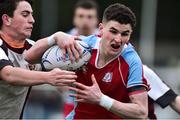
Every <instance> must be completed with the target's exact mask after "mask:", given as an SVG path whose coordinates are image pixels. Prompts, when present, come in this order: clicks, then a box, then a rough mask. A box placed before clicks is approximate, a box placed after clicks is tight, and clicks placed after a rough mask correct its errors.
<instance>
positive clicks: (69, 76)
mask: <svg viewBox="0 0 180 120" xmlns="http://www.w3.org/2000/svg"><path fill="white" fill-rule="evenodd" d="M76 78H77V75H64V74H61V75H58V76H57V80H58V79H76Z"/></svg>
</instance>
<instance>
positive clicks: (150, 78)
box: [143, 65, 170, 101]
mask: <svg viewBox="0 0 180 120" xmlns="http://www.w3.org/2000/svg"><path fill="white" fill-rule="evenodd" d="M143 70H144V77H145V78H146V80H147V82H148V84H150V88H151V89H150V91H149V92H148V95H149V97H151V98H152V99H153V100H154V101H156V100H157V99H158V98H160V97H161V96H163V95H164V94H165V93H166V92H167V91H168V90H169V89H170V88H169V87H168V86H167V85H166V84H165V83H163V81H162V80H161V79H160V78H159V77H158V76H157V75H156V73H154V72H153V71H152V70H151V69H150V68H148V67H147V66H146V65H143Z"/></svg>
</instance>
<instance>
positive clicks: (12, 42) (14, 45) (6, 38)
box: [0, 33, 25, 48]
mask: <svg viewBox="0 0 180 120" xmlns="http://www.w3.org/2000/svg"><path fill="white" fill-rule="evenodd" d="M0 36H1V38H2V39H3V40H4V41H5V42H6V43H7V44H8V45H9V46H11V47H12V48H24V43H25V41H22V42H19V40H13V39H11V38H10V37H9V36H8V35H5V34H3V33H0Z"/></svg>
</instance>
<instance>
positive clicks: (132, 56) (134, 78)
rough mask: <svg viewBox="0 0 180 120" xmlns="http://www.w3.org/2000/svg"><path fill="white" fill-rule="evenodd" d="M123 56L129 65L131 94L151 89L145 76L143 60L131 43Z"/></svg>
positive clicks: (128, 86)
mask: <svg viewBox="0 0 180 120" xmlns="http://www.w3.org/2000/svg"><path fill="white" fill-rule="evenodd" d="M122 55H123V57H124V59H125V61H126V62H127V64H128V65H129V75H128V81H127V89H128V92H129V95H131V94H136V93H140V92H144V91H146V90H148V89H149V87H148V85H147V81H146V80H145V78H144V76H143V68H142V62H141V59H140V57H139V56H138V54H137V53H136V51H135V50H134V48H133V47H132V45H131V44H129V45H128V46H127V48H126V49H125V51H124V52H123V54H122Z"/></svg>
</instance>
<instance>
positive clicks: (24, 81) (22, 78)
mask: <svg viewBox="0 0 180 120" xmlns="http://www.w3.org/2000/svg"><path fill="white" fill-rule="evenodd" d="M0 78H1V79H2V80H5V81H7V82H8V83H9V84H11V85H19V86H32V85H39V84H50V85H54V86H61V85H68V84H72V83H73V82H75V79H76V78H77V76H76V75H75V73H74V72H69V71H64V70H60V69H58V68H56V69H54V70H52V71H49V72H39V71H30V70H26V69H22V68H18V67H12V66H10V65H7V66H5V67H4V68H2V69H1V70H0Z"/></svg>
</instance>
